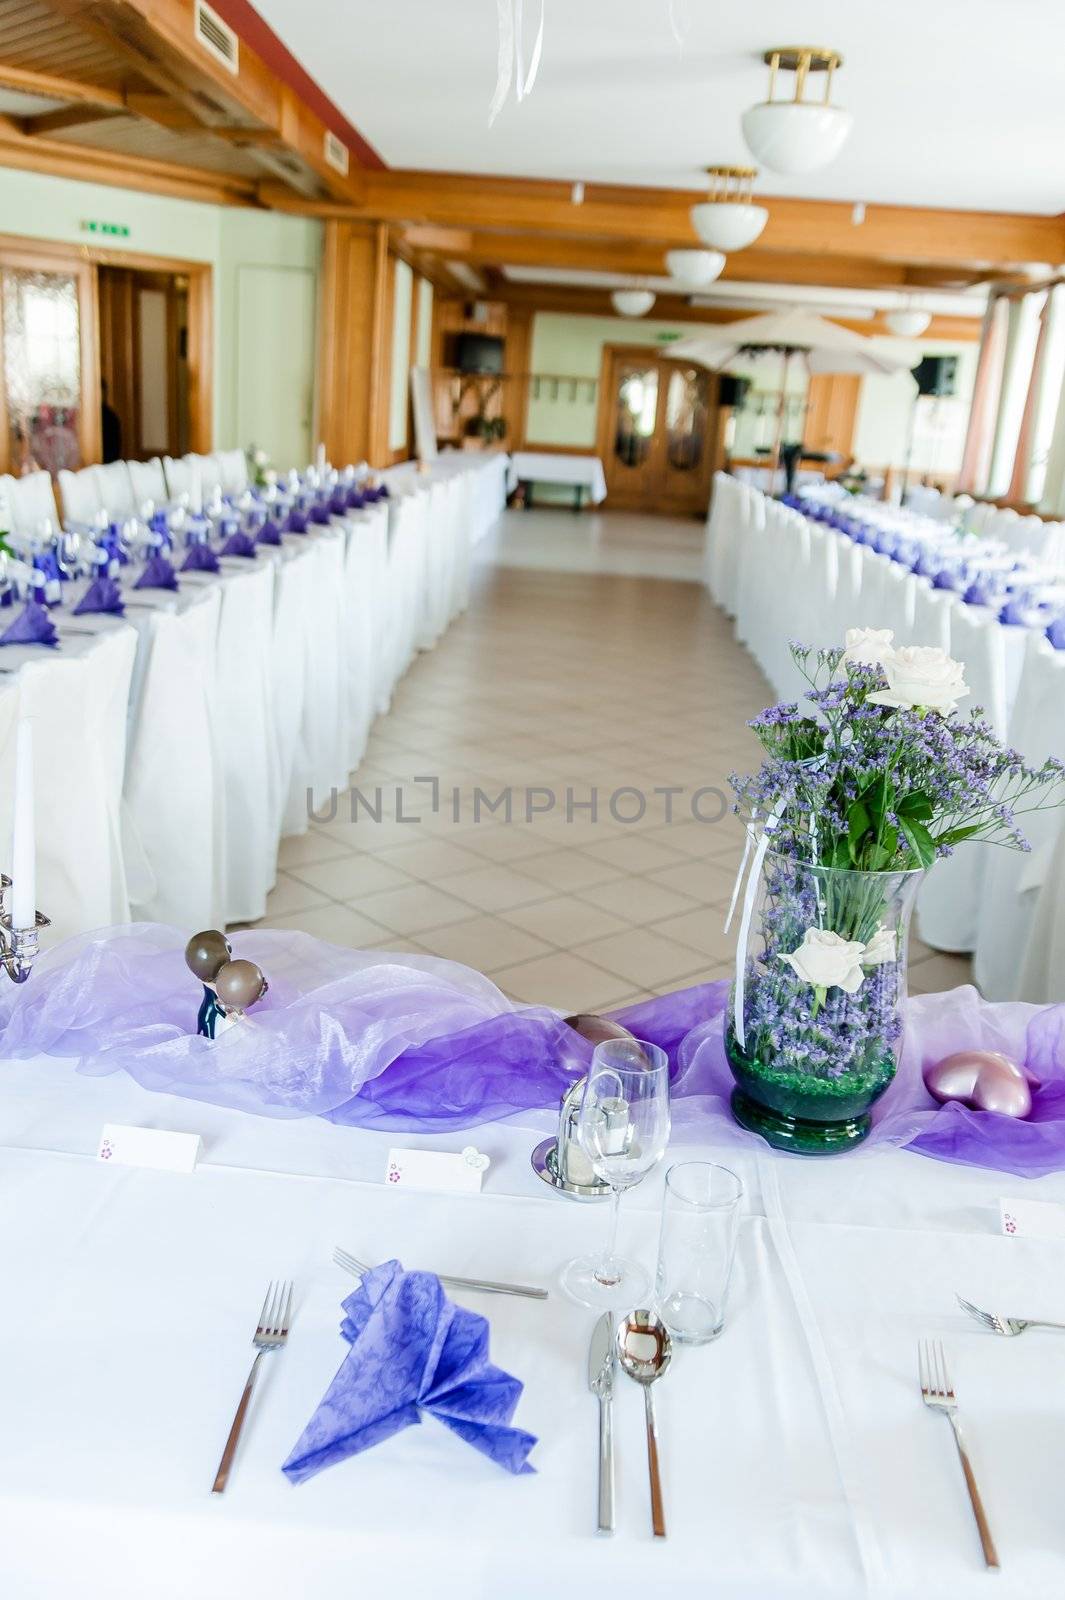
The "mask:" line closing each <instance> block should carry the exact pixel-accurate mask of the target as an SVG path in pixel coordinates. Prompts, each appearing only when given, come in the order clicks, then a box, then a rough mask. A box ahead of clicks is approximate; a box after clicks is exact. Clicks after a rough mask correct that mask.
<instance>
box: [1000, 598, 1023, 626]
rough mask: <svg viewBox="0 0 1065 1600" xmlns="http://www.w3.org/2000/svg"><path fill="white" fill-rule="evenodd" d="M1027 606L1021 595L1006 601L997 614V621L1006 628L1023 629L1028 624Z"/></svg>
mask: <svg viewBox="0 0 1065 1600" xmlns="http://www.w3.org/2000/svg"><path fill="white" fill-rule="evenodd" d="M1028 611H1029V606H1028V604H1027V602H1026V600H1025V598H1024V596H1023V595H1016V596H1014V598H1013V599H1011V600H1007V601H1006V604H1005V605H1004V606H1003V607H1002V610H1001V611H1000V612H999V614H998V620H999V621H1000V622H1001V623H1003V624H1004V625H1005V626H1006V627H1007V628H1024V627H1026V626H1027V624H1028Z"/></svg>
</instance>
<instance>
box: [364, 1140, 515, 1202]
mask: <svg viewBox="0 0 1065 1600" xmlns="http://www.w3.org/2000/svg"><path fill="white" fill-rule="evenodd" d="M488 1165H489V1161H488V1157H487V1156H484V1155H481V1153H480V1151H478V1150H475V1149H474V1147H473V1145H467V1147H466V1149H465V1150H462V1151H460V1152H459V1153H458V1154H457V1155H455V1154H453V1153H452V1152H451V1151H450V1150H390V1151H389V1152H388V1166H387V1167H386V1169H385V1183H386V1184H387V1185H388V1187H389V1188H390V1189H399V1188H407V1189H433V1190H436V1191H437V1193H444V1194H480V1192H481V1180H482V1179H483V1177H484V1174H485V1172H486V1171H487V1169H488Z"/></svg>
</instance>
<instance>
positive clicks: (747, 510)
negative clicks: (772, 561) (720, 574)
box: [730, 485, 769, 656]
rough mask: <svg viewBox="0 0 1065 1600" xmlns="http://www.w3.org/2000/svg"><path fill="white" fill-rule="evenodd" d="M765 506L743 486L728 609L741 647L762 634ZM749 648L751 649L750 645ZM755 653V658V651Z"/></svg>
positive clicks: (757, 493)
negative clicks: (733, 597)
mask: <svg viewBox="0 0 1065 1600" xmlns="http://www.w3.org/2000/svg"><path fill="white" fill-rule="evenodd" d="M767 504H768V502H767V500H766V497H765V495H764V494H762V493H761V492H760V491H759V490H757V489H751V488H749V487H748V486H746V485H745V486H744V487H743V496H742V500H741V508H742V509H741V516H740V518H739V522H738V525H737V528H736V563H735V578H734V580H733V581H734V585H735V587H734V590H733V593H734V595H735V599H734V601H733V603H732V607H730V609H733V610H734V611H735V616H736V637H737V639H738V640H739V641H740V643H741V644H751V641H752V639H753V638H754V637H755V636H756V635H758V634H760V631H761V630H760V623H761V618H762V616H763V614H764V601H765V589H766V572H767V567H766V554H767V550H768V545H769V540H768V535H767V529H766V521H767V511H766V507H767ZM751 648H752V650H753V645H751ZM754 654H755V655H756V656H757V651H754Z"/></svg>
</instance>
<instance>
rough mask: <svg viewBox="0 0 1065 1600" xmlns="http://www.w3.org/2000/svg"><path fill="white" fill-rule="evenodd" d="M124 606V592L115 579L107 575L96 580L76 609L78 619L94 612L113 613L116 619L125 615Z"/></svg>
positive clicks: (102, 575) (75, 613)
mask: <svg viewBox="0 0 1065 1600" xmlns="http://www.w3.org/2000/svg"><path fill="white" fill-rule="evenodd" d="M125 610H126V608H125V606H124V605H123V604H122V590H121V589H120V588H119V586H118V584H117V583H116V582H115V580H114V578H109V577H108V576H107V575H106V573H104V574H101V576H100V577H99V578H94V579H93V580H92V582H91V583H90V585H89V587H88V588H87V589H86V591H85V593H84V594H83V595H82V597H81V599H80V600H79V601H78V603H77V605H76V606H75V607H74V615H75V616H76V617H86V616H88V615H89V614H90V612H93V611H107V612H111V613H112V614H113V615H114V616H116V617H121V616H123V615H124V614H125Z"/></svg>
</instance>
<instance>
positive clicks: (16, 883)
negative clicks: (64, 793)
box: [11, 717, 37, 928]
mask: <svg viewBox="0 0 1065 1600" xmlns="http://www.w3.org/2000/svg"><path fill="white" fill-rule="evenodd" d="M33 822H34V818H33V723H32V722H31V721H30V720H29V718H28V717H23V718H22V720H21V721H20V723H19V725H18V734H17V738H16V743H15V824H14V828H13V829H12V834H11V877H12V879H13V884H12V890H11V922H12V926H13V927H15V928H32V927H35V926H36V922H37V883H36V863H35V849H34V831H33Z"/></svg>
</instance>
